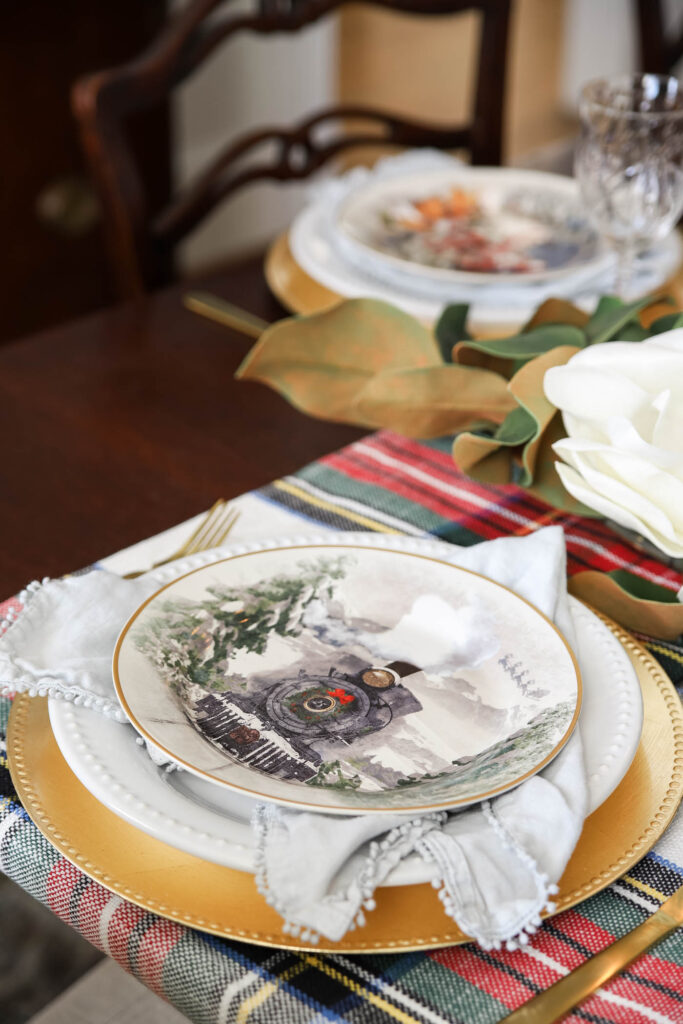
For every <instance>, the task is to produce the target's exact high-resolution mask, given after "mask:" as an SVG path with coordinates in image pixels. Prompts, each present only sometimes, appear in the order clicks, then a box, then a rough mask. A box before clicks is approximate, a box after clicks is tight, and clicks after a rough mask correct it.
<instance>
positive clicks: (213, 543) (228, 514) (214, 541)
mask: <svg viewBox="0 0 683 1024" xmlns="http://www.w3.org/2000/svg"><path fill="white" fill-rule="evenodd" d="M238 517H239V512H238V511H237V510H236V509H231V508H230V507H229V506H228V505H226V506H225V507H224V508H222V509H220V510H219V511H218V513H217V514H216V515H215V516H214V517H213V518H212V520H211V522H210V523H209V522H207V524H206V529H205V530H204V532H203V533H202V536H201V538H199V541H201V544H200V543H199V541H195V543H194V544H193V545H192V547H191V549H190V550H189V551H188V552H187V554H194V552H195V551H206V550H207V549H208V548H216V547H218V545H219V544H220V543H221V542H222V540H223V539H224V538H225V537H227V535H228V534H229V533H230V530H232V528H233V526H234V525H235V523H236V522H237V519H238Z"/></svg>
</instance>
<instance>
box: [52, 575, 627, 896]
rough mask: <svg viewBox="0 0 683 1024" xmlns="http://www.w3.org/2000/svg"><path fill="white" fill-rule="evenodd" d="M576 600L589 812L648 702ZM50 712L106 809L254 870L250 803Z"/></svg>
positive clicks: (189, 848) (404, 877)
mask: <svg viewBox="0 0 683 1024" xmlns="http://www.w3.org/2000/svg"><path fill="white" fill-rule="evenodd" d="M195 557H197V556H195ZM188 561H191V560H188ZM189 567H190V566H189V565H188V566H186V568H189ZM569 603H570V608H571V611H572V618H573V620H574V626H575V629H576V639H577V649H578V655H579V662H580V664H581V671H582V674H583V682H584V694H583V698H584V699H583V704H582V708H581V716H580V719H579V722H580V728H581V737H582V740H583V749H584V758H585V764H586V771H587V773H588V793H589V797H588V798H589V812H592V811H594V810H596V809H597V808H598V807H599V806H600V804H601V803H603V802H604V801H605V800H606V799H607V798H608V797H609V796H610V794H611V793H612V792H613V791H614V790H615V789H616V787H617V786H618V785H619V783H620V782H621V780H622V778H623V777H624V775H625V774H626V772H627V771H628V768H629V766H630V764H631V761H632V760H633V757H634V755H635V752H636V749H637V747H638V744H639V742H640V735H641V732H642V724H643V709H642V699H641V695H640V685H639V683H638V677H637V676H636V673H635V671H634V669H633V666H632V664H631V661H630V659H629V657H628V655H627V653H626V652H625V650H624V648H623V647H622V646H621V644H620V643H619V641H618V640H617V639H616V637H615V636H614V635H613V633H611V632H610V630H609V629H608V628H607V626H605V625H604V624H603V623H602V622H601V621H600V619H599V618H598V617H597V616H596V615H595V614H594V613H593V612H591V611H590V610H589V609H588V608H587V607H586V606H585V605H583V604H582V603H581V602H580V601H578V600H577V599H576V598H573V597H570V599H569ZM49 710H50V724H51V726H52V730H53V732H54V735H55V738H56V740H57V743H58V744H59V748H60V750H61V752H62V754H63V756H64V758H65V760H66V762H67V764H68V765H69V767H70V768H71V770H72V771H73V772H74V774H75V775H76V777H77V778H78V779H79V780H80V781H81V782H82V783H83V785H84V786H85V787H86V789H88V791H89V792H90V793H92V794H93V796H95V797H96V798H97V799H98V800H100V801H101V802H102V803H103V804H104V806H105V807H108V808H109V809H110V810H112V811H113V812H114V813H115V814H117V815H118V816H119V817H121V818H123V819H124V820H125V821H128V822H130V823H131V824H132V825H135V826H136V828H139V829H141V830H142V831H143V832H147V833H148V834H149V835H151V836H153V837H155V838H157V839H159V840H161V842H164V843H168V844H169V845H170V846H175V847H177V848H178V849H179V850H185V851H186V852H187V853H191V854H194V855H195V856H198V857H202V858H204V859H206V860H210V861H212V862H214V863H216V864H223V865H225V867H229V868H236V869H237V870H238V871H250V872H252V873H253V871H254V840H253V835H252V832H251V829H250V826H249V822H250V818H251V815H252V813H253V810H254V806H255V802H254V801H253V800H251V799H249V798H248V797H245V796H243V795H242V794H241V793H237V792H235V791H234V790H231V789H227V788H226V787H222V786H214V785H212V784H211V783H209V782H206V781H205V780H204V779H202V778H199V777H198V776H196V775H194V774H192V773H191V772H177V771H174V772H167V771H165V770H164V769H163V768H158V767H157V766H156V765H155V764H154V762H153V761H152V759H151V758H150V757H149V756H148V754H147V751H146V749H145V747H144V746H143V745H141V743H140V740H139V738H138V737H137V734H136V733H135V731H134V729H133V728H132V727H130V726H123V725H121V724H120V723H118V722H115V721H113V720H112V719H110V718H107V717H106V716H104V715H94V714H92V712H91V711H90V710H89V709H88V708H84V707H79V706H77V705H75V704H73V703H71V702H70V701H64V700H50V702H49ZM430 875H431V871H430V868H429V866H428V865H426V864H425V863H424V862H423V861H422V860H420V858H419V857H418V856H417V855H413V856H411V857H407V858H405V859H404V860H403V861H401V862H400V864H398V865H397V866H396V868H394V870H393V871H392V872H391V874H390V875H389V877H388V878H387V879H386V880H385V882H384V883H383V884H385V885H412V884H418V883H420V882H424V881H429V879H430Z"/></svg>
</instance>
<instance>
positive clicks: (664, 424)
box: [652, 391, 683, 458]
mask: <svg viewBox="0 0 683 1024" xmlns="http://www.w3.org/2000/svg"><path fill="white" fill-rule="evenodd" d="M655 408H656V409H657V411H658V413H659V415H658V417H657V422H656V423H655V425H654V428H653V430H652V443H653V444H654V445H656V446H657V448H662V449H664V450H665V451H667V452H676V453H677V454H679V455H681V458H683V402H682V401H681V400H680V398H678V399H677V397H676V396H675V395H673V394H672V392H671V391H667V392H664V393H663V394H661V395H658V397H657V400H656V402H655Z"/></svg>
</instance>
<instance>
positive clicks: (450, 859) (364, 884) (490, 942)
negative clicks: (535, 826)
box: [251, 800, 559, 951]
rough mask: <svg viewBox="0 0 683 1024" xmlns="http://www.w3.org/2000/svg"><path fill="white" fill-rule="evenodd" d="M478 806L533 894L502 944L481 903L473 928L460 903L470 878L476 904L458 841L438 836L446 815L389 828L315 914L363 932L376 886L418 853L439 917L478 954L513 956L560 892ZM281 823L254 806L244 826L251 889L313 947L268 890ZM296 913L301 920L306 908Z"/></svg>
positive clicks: (268, 808)
mask: <svg viewBox="0 0 683 1024" xmlns="http://www.w3.org/2000/svg"><path fill="white" fill-rule="evenodd" d="M480 807H481V810H482V813H483V815H484V818H485V819H486V822H487V824H488V825H489V827H490V828H491V829H492V831H493V832H494V834H495V836H496V838H497V839H498V841H499V842H500V844H501V846H502V847H503V848H504V849H506V850H509V851H510V852H511V853H512V854H513V855H514V856H516V857H517V859H518V860H519V861H520V863H521V864H522V865H523V867H524V869H525V870H526V871H527V872H528V873H529V875H530V877H531V880H532V883H533V885H534V887H535V890H536V894H535V898H534V899H533V900H531V901H530V903H531V905H530V907H529V908H528V909H527V911H526V912H525V913H524V914H523V915H522V916H521V918H520V921H519V922H518V923H517V924H516V925H515V926H514V929H513V933H512V934H511V935H510V936H509V938H497V937H496V936H495V935H494V934H492V932H491V930H489V931H488V932H487V931H486V930H485V925H483V924H482V922H484V921H485V920H486V919H487V917H488V916H489V915H488V914H487V912H486V908H485V907H484V905H483V901H481V900H478V902H479V903H480V904H481V905H480V906H479V907H478V910H479V921H477V920H475V915H473V914H472V913H470V912H469V911H468V909H467V905H466V900H465V899H464V898H463V897H464V895H465V894H464V893H463V891H462V888H461V886H462V876H463V875H465V876H467V877H469V878H470V881H471V884H470V885H468V886H467V889H468V892H467V894H466V895H467V897H468V898H469V900H471V899H472V897H473V895H474V898H475V901H477V897H478V892H477V888H476V885H475V884H474V881H473V879H471V875H470V871H469V868H468V867H467V864H466V860H465V858H464V855H463V854H462V851H461V849H460V846H459V844H458V842H457V839H455V838H454V837H453V836H450V835H447V834H446V833H445V832H444V831H443V826H444V825H445V824H446V822H447V821H448V818H449V815H448V814H447V813H446V812H445V811H437V812H434V813H433V814H427V815H424V816H422V817H420V818H413V819H410V820H406V821H404V822H402V823H401V824H400V825H396V826H394V828H392V829H391V830H390V831H389V832H387V833H386V834H385V835H383V837H382V838H381V839H376V840H372V841H371V842H370V843H369V846H368V852H367V854H366V855H365V857H364V858H363V861H362V864H361V866H360V869H359V870H358V871H357V872H356V875H355V877H354V878H352V879H351V881H350V882H349V883H348V885H347V886H346V887H345V888H338V889H336V890H334V891H330V892H328V893H327V894H326V895H325V896H324V897H322V899H319V900H318V901H316V902H317V908H318V911H319V910H320V909H322V910H323V911H324V910H325V909H327V910H328V911H332V910H334V912H335V917H336V916H342V917H346V918H347V920H348V925H347V927H346V929H345V933H348V932H351V931H354V930H355V929H356V927H362V926H363V925H364V924H365V923H366V918H365V913H364V911H366V910H368V911H371V910H374V909H375V905H376V904H375V898H374V893H375V890H376V888H377V886H379V885H381V883H382V882H383V881H384V879H385V878H386V877H387V876H388V875H389V873H390V872H391V871H392V870H393V869H394V868H395V867H396V866H397V865H398V863H399V862H400V861H401V860H403V859H404V858H405V857H407V856H408V855H409V854H411V853H418V854H419V855H420V856H421V857H422V859H423V860H424V861H425V862H426V863H428V864H431V865H433V866H434V867H435V868H436V875H435V877H434V879H433V880H432V886H433V887H434V888H435V889H437V890H438V895H439V899H440V900H441V903H442V905H443V909H444V913H446V914H447V915H448V916H449V917H450V918H452V919H453V920H454V921H455V923H456V924H457V925H458V927H459V928H460V929H461V930H462V931H463V932H464V933H465V934H466V935H467V936H469V938H470V939H473V940H474V941H475V942H477V943H478V944H479V945H480V946H481V948H482V949H487V950H488V949H501V948H503V947H505V949H507V950H510V951H513V950H516V949H519V948H521V947H522V946H526V945H527V943H528V942H529V938H530V936H532V935H534V934H535V932H536V931H537V930H538V928H539V927H540V925H541V914H542V913H543V912H544V911H547V912H548V913H551V912H552V911H553V910H555V908H556V905H555V903H554V902H552V900H551V899H550V897H551V896H553V895H555V894H556V893H558V892H559V888H558V886H557V885H555V884H554V883H551V882H550V879H549V878H548V875H547V874H545V872H543V871H540V870H539V867H538V865H537V863H536V861H535V860H534V858H533V857H532V856H531V855H530V854H529V853H527V852H526V850H524V849H523V848H522V847H521V846H520V844H519V843H518V842H516V840H515V839H514V838H513V837H512V835H511V834H510V833H509V831H508V830H507V829H506V828H505V826H504V825H503V824H502V822H501V821H500V820H499V819H498V818H497V816H496V814H495V811H494V808H493V806H492V804H491V802H490V801H489V800H485V801H484V802H483V803H482V804H481V805H480ZM280 823H281V816H280V809H279V808H278V807H277V806H276V805H274V804H258V805H257V806H256V808H255V809H254V812H253V814H252V819H251V824H252V829H253V832H254V836H255V838H256V851H255V857H254V860H255V866H256V888H257V889H258V891H259V892H260V893H261V895H262V896H263V898H264V899H265V901H266V903H268V904H269V905H270V906H271V907H272V908H273V909H274V910H275V911H276V912H277V913H278V914H279V915H280V917H281V918H282V919H283V922H284V923H283V925H282V931H283V933H284V934H285V935H291V936H293V937H296V938H300V939H301V941H302V942H310V943H313V944H314V945H315V944H317V943H318V942H319V941H320V933H319V932H318V931H316V930H315V928H313V927H311V926H310V925H307V924H305V923H303V922H302V921H301V920H296V919H295V918H296V916H297V911H296V909H295V908H293V907H292V906H289V905H288V904H287V901H286V900H285V899H282V898H280V897H278V896H277V895H276V893H275V891H274V889H273V887H272V885H271V880H270V878H269V872H268V863H267V861H268V858H267V848H268V844H269V842H270V841H271V838H272V831H273V830H275V829H277V828H278V826H279V825H280ZM456 864H457V866H458V867H459V868H460V880H458V877H457V872H456V870H455V868H456ZM303 913H305V909H304V911H303Z"/></svg>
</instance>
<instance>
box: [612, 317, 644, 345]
mask: <svg viewBox="0 0 683 1024" xmlns="http://www.w3.org/2000/svg"><path fill="white" fill-rule="evenodd" d="M649 336H650V333H649V331H647V330H646V329H645V327H643V325H642V324H640V323H638V321H637V320H634V321H633V322H632V323H630V324H626V326H625V327H622V328H621V330H620V331H619V341H645V339H646V338H649Z"/></svg>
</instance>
